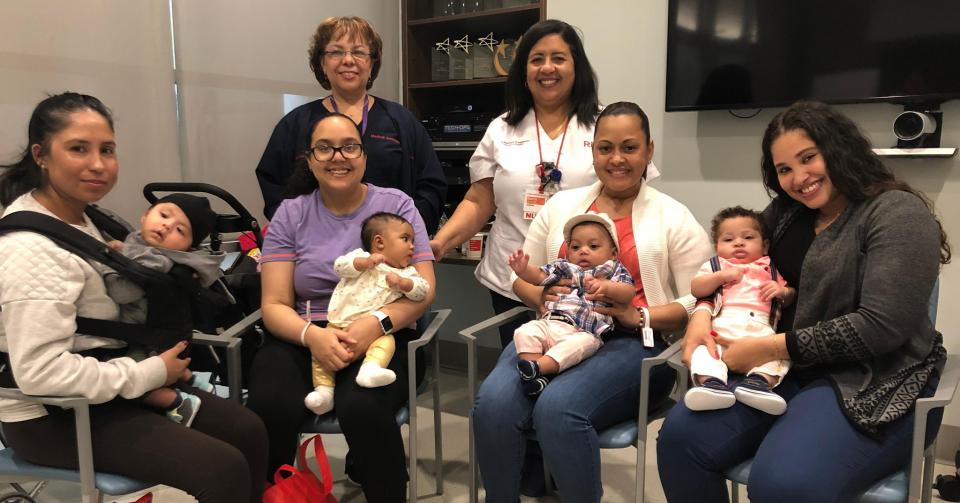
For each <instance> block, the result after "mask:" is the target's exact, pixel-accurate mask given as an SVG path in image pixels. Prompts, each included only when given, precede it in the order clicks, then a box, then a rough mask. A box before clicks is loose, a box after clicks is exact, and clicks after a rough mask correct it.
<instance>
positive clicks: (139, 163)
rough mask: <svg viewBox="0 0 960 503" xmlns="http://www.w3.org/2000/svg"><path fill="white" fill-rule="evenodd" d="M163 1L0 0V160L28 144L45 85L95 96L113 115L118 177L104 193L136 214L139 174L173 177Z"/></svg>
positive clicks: (48, 89) (176, 172)
mask: <svg viewBox="0 0 960 503" xmlns="http://www.w3.org/2000/svg"><path fill="white" fill-rule="evenodd" d="M166 5H167V4H166V2H158V1H151V2H129V1H126V0H97V1H92V0H91V1H86V2H75V1H71V0H50V1H44V2H34V1H30V0H5V1H3V2H0V75H2V77H0V96H2V98H0V117H3V120H2V121H0V162H2V163H7V162H10V161H13V158H14V157H15V156H18V155H19V154H20V152H22V151H23V149H24V148H25V147H26V146H27V145H26V143H27V122H28V121H29V118H30V113H31V112H32V111H33V108H34V106H35V105H36V104H37V102H39V101H40V100H42V99H43V98H45V97H46V95H47V94H48V93H51V94H55V93H60V92H63V91H68V90H70V91H77V92H82V93H85V94H91V95H94V96H96V97H98V98H100V99H101V100H102V101H103V102H104V103H106V104H107V106H109V107H110V108H111V109H112V110H113V113H114V118H115V119H116V132H117V143H118V151H117V152H118V155H119V159H120V165H121V168H120V178H119V182H118V184H117V186H116V188H115V189H114V190H113V192H112V193H111V194H109V195H108V196H107V197H106V198H105V199H104V201H103V203H104V204H105V205H107V206H109V207H110V208H113V209H115V210H116V211H118V212H119V213H120V214H121V215H123V216H125V217H127V218H131V217H139V215H140V214H141V213H142V212H143V208H144V203H145V201H144V199H143V196H141V195H139V191H140V188H141V187H142V186H143V184H144V183H146V182H147V181H151V180H158V179H165V180H169V179H174V180H177V179H179V176H180V167H179V158H178V154H177V142H176V140H177V138H176V113H175V107H174V94H173V70H172V68H171V66H170V61H171V55H170V27H169V23H168V22H167V21H166V20H167V18H168V16H167V7H166Z"/></svg>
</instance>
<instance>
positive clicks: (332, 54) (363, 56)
mask: <svg viewBox="0 0 960 503" xmlns="http://www.w3.org/2000/svg"><path fill="white" fill-rule="evenodd" d="M347 54H349V55H351V56H353V59H355V60H357V61H369V60H370V56H371V54H370V53H369V52H367V51H342V50H340V49H337V50H334V51H323V55H324V56H326V57H328V58H330V59H331V60H332V61H340V60H341V59H343V57H344V56H346V55H347Z"/></svg>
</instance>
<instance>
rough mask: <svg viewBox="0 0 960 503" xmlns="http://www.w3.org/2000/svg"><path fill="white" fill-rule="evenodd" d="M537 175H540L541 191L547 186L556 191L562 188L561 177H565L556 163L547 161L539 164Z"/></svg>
mask: <svg viewBox="0 0 960 503" xmlns="http://www.w3.org/2000/svg"><path fill="white" fill-rule="evenodd" d="M537 176H539V177H540V192H543V191H544V189H547V188H549V189H551V191H552V192H556V191H557V190H558V189H559V188H560V179H561V178H563V173H561V172H560V168H558V167H556V165H555V164H554V163H552V162H550V161H547V162H543V163H540V164H537Z"/></svg>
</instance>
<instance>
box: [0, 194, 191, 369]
mask: <svg viewBox="0 0 960 503" xmlns="http://www.w3.org/2000/svg"><path fill="white" fill-rule="evenodd" d="M17 231H28V232H35V233H37V234H40V235H42V236H46V237H47V238H49V239H51V240H52V241H53V242H54V243H56V244H57V245H58V246H60V247H61V248H63V249H65V250H67V251H69V252H71V253H73V254H75V255H78V256H80V257H83V258H84V259H86V260H93V261H96V262H99V263H101V264H103V265H105V266H107V267H110V268H111V269H114V270H115V271H117V273H118V274H120V275H122V276H124V277H125V278H127V279H129V280H130V281H132V282H134V283H136V284H137V285H138V286H140V288H142V289H143V290H144V292H145V293H146V298H147V305H148V306H149V307H148V309H147V322H146V324H145V325H139V324H132V323H121V322H118V321H111V320H97V319H91V318H84V317H81V316H78V317H77V331H78V333H82V334H84V335H93V336H98V337H108V338H111V339H120V340H123V341H126V342H128V343H136V344H143V345H147V346H153V347H157V348H159V349H160V350H161V351H163V350H166V349H169V348H170V347H173V345H175V344H176V343H177V342H179V341H182V340H190V339H191V338H192V334H193V325H192V318H191V312H190V304H189V300H190V296H189V294H188V292H190V289H189V288H190V287H189V285H183V284H182V283H183V281H182V280H181V281H178V280H177V279H174V277H172V276H170V275H167V274H164V273H161V272H158V271H154V270H152V269H148V268H146V267H144V266H142V265H140V264H138V263H136V262H134V261H133V260H130V259H128V258H127V257H125V256H123V255H122V254H120V253H119V252H117V251H116V250H113V249H112V248H110V247H109V246H107V245H106V244H105V243H103V242H102V241H100V240H98V239H96V238H94V237H92V236H90V235H88V234H86V233H84V232H83V231H81V230H79V229H77V228H75V227H73V226H71V225H69V224H67V223H66V222H63V221H61V220H58V219H56V218H53V217H50V216H48V215H44V214H42V213H38V212H35V211H18V212H14V213H11V214H9V215H7V216H5V217H3V218H2V219H0V235H3V234H7V233H10V232H17ZM181 276H182V275H181Z"/></svg>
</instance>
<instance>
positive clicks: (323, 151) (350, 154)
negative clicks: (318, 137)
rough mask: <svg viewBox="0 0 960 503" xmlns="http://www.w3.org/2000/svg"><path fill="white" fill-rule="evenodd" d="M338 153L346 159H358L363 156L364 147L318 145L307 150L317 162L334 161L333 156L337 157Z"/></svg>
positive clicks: (356, 144)
mask: <svg viewBox="0 0 960 503" xmlns="http://www.w3.org/2000/svg"><path fill="white" fill-rule="evenodd" d="M337 152H340V155H342V156H343V158H344V159H356V158H358V157H360V156H361V155H363V145H361V144H359V143H348V144H346V145H341V146H339V147H334V146H333V145H317V146H316V147H313V148H311V149H309V150H307V155H312V156H313V158H314V159H316V160H317V161H319V162H324V161H329V160H331V159H333V156H334V155H336V153H337Z"/></svg>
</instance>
